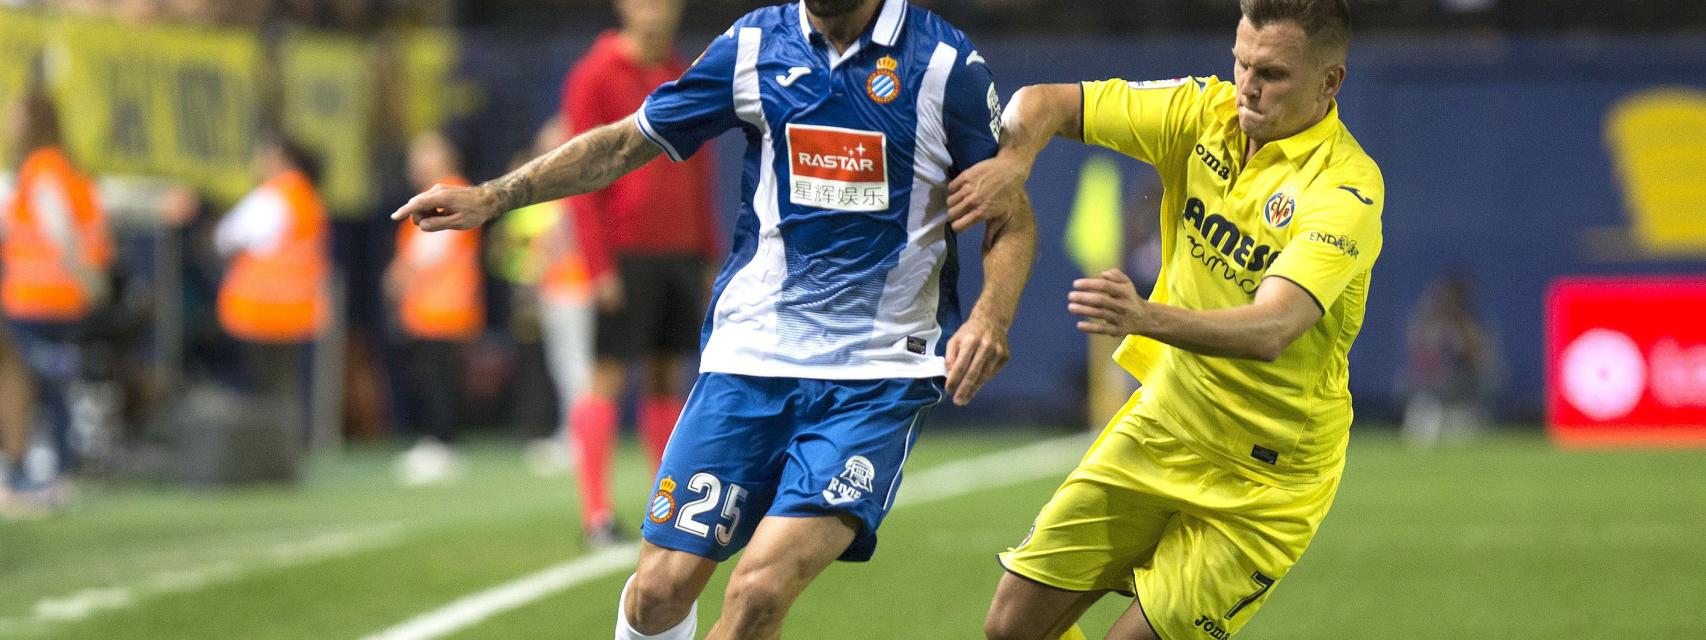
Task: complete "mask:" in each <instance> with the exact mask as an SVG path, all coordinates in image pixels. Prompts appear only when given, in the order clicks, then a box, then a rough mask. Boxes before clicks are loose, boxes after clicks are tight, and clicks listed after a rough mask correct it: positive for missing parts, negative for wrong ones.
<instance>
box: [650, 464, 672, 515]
mask: <svg viewBox="0 0 1706 640" xmlns="http://www.w3.org/2000/svg"><path fill="white" fill-rule="evenodd" d="M673 517H675V480H674V479H673V478H669V477H667V476H666V477H664V479H663V482H659V483H658V492H657V495H654V496H652V502H651V504H648V505H646V518H647V519H650V520H651V521H652V523H654V524H663V523H665V522H669V519H670V518H673Z"/></svg>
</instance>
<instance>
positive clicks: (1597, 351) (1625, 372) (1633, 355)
mask: <svg viewBox="0 0 1706 640" xmlns="http://www.w3.org/2000/svg"><path fill="white" fill-rule="evenodd" d="M1546 416H1547V429H1548V431H1549V432H1550V433H1551V435H1552V438H1553V440H1555V441H1558V442H1560V443H1563V444H1569V445H1706V278H1702V277H1692V278H1659V277H1646V278H1618V279H1609V278H1563V279H1560V280H1557V281H1554V282H1553V284H1552V288H1551V291H1549V292H1548V294H1547V300H1546Z"/></svg>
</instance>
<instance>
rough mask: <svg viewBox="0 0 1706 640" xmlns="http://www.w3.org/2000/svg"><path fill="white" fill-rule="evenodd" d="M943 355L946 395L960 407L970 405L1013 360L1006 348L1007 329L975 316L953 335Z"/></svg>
mask: <svg viewBox="0 0 1706 640" xmlns="http://www.w3.org/2000/svg"><path fill="white" fill-rule="evenodd" d="M945 355H946V357H947V363H946V364H947V366H948V382H947V384H948V392H949V393H952V394H954V404H957V405H961V406H964V405H965V404H966V403H969V402H971V399H972V397H973V396H976V395H977V391H978V389H981V388H983V384H984V383H985V382H989V379H990V378H994V377H995V373H996V372H998V371H1000V370H1001V367H1003V366H1006V364H1007V360H1008V359H1010V358H1012V357H1013V354H1012V352H1011V351H1010V350H1008V348H1007V329H1006V327H998V326H996V323H994V322H991V321H988V320H986V319H983V318H979V317H977V316H973V317H972V318H971V319H969V320H966V323H965V325H963V326H961V327H960V329H959V331H956V332H954V337H953V338H950V339H949V340H948V350H947V353H946V354H945Z"/></svg>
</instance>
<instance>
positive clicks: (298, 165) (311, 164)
mask: <svg viewBox="0 0 1706 640" xmlns="http://www.w3.org/2000/svg"><path fill="white" fill-rule="evenodd" d="M255 143H256V144H257V145H259V146H260V147H261V148H263V149H264V148H267V147H271V148H273V149H276V150H278V152H279V155H282V156H284V161H285V163H286V164H289V165H290V168H292V169H295V170H297V171H301V172H302V173H303V174H306V175H307V176H308V181H309V182H312V183H314V185H315V186H319V185H320V156H318V155H316V154H315V153H314V152H312V151H309V150H308V147H306V146H303V144H302V142H301V141H300V140H297V139H296V138H293V137H291V136H290V135H288V134H285V133H283V132H281V131H279V130H277V129H263V130H261V132H260V133H259V134H257V135H256V136H255Z"/></svg>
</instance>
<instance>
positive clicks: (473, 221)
mask: <svg viewBox="0 0 1706 640" xmlns="http://www.w3.org/2000/svg"><path fill="white" fill-rule="evenodd" d="M660 153H663V150H662V149H659V148H658V146H657V145H655V144H653V143H652V142H651V141H650V140H647V139H646V137H645V135H644V134H642V133H640V126H639V124H637V123H636V122H635V119H634V116H628V117H626V118H623V119H621V120H618V121H616V122H612V123H610V124H607V125H604V126H602V127H599V128H596V129H592V130H590V131H587V132H586V133H582V134H580V135H578V136H575V137H574V139H572V140H569V141H568V142H565V143H563V144H562V146H559V147H557V148H556V149H552V150H551V151H549V152H547V153H546V154H545V155H542V156H539V157H538V158H534V159H533V161H532V162H529V163H527V164H526V165H523V166H522V167H521V168H520V169H516V170H515V171H511V172H510V173H509V174H508V175H505V176H503V177H501V178H498V179H496V180H492V181H489V182H486V183H484V184H481V185H479V186H474V187H447V186H444V185H438V186H434V187H433V188H432V189H430V190H428V191H426V192H425V193H422V194H420V195H417V196H415V197H414V198H411V199H410V200H409V202H408V203H407V204H404V205H403V206H402V207H401V208H399V209H397V211H396V212H395V213H392V214H391V219H392V220H402V219H405V218H408V219H412V220H414V222H415V224H417V225H420V228H421V230H423V231H440V230H444V229H471V228H474V227H477V226H480V225H481V224H484V223H485V222H486V221H487V220H491V219H492V218H495V217H497V216H498V214H501V213H503V212H505V211H510V210H513V209H519V208H521V207H524V206H527V205H530V204H534V203H537V202H545V201H549V200H556V199H558V198H565V197H568V196H574V195H580V194H583V193H588V192H591V191H597V190H599V189H603V188H604V187H606V186H609V185H610V183H612V182H615V181H616V179H617V178H620V177H622V176H624V175H627V174H628V173H629V172H631V171H633V170H635V169H638V168H640V167H641V166H644V165H645V164H646V163H647V162H650V161H651V160H652V158H656V157H657V156H658V154H660Z"/></svg>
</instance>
